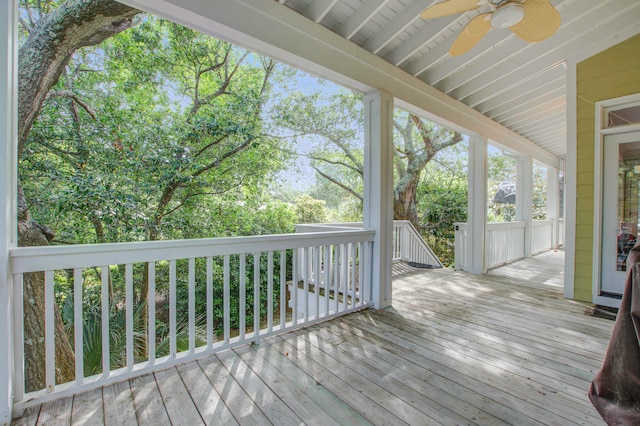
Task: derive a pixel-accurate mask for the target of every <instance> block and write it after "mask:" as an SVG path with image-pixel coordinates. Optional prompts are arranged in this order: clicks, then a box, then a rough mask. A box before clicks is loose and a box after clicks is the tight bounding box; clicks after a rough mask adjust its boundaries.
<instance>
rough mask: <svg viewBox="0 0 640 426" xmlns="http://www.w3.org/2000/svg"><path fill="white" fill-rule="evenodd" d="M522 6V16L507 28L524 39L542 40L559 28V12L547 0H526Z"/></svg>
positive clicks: (531, 40) (529, 40) (530, 40)
mask: <svg viewBox="0 0 640 426" xmlns="http://www.w3.org/2000/svg"><path fill="white" fill-rule="evenodd" d="M522 6H524V18H522V20H521V21H520V22H518V23H517V24H515V25H512V26H510V27H509V29H510V30H511V31H513V33H514V34H515V35H517V36H518V37H520V38H521V39H523V40H524V41H528V42H534V41H541V40H544V39H546V38H549V37H551V36H552V35H553V34H555V32H556V31H558V28H560V23H561V19H560V14H559V13H558V11H557V10H556V8H555V7H553V5H552V4H551V3H549V1H548V0H527V1H526V2H524V3H522Z"/></svg>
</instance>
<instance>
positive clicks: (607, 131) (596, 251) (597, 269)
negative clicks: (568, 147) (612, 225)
mask: <svg viewBox="0 0 640 426" xmlns="http://www.w3.org/2000/svg"><path fill="white" fill-rule="evenodd" d="M629 104H640V93H637V94H634V95H628V96H622V97H619V98H613V99H607V100H604V101H598V102H596V103H595V106H594V108H595V123H594V141H593V143H594V155H593V157H594V166H593V269H592V271H593V272H592V274H593V276H592V290H591V291H592V295H593V303H597V304H600V305H605V306H614V307H618V306H620V300H619V299H617V298H613V297H607V296H603V295H601V287H602V283H601V276H600V275H601V273H602V265H601V258H602V197H603V194H602V190H603V188H602V179H603V155H604V152H603V148H604V146H603V144H604V137H605V135H616V134H622V133H627V132H629V131H631V130H637V129H638V126H637V125H629V126H619V127H613V128H605V123H604V120H605V118H606V114H607V110H609V109H612V108H616V107H624V106H627V105H629Z"/></svg>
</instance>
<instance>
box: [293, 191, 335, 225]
mask: <svg viewBox="0 0 640 426" xmlns="http://www.w3.org/2000/svg"><path fill="white" fill-rule="evenodd" d="M325 205H326V202H325V201H324V200H316V199H314V198H313V197H311V196H310V195H307V194H305V195H301V196H299V197H298V198H296V201H295V204H294V206H293V209H294V211H295V213H296V218H297V222H298V223H323V222H326V221H327V212H326V211H325Z"/></svg>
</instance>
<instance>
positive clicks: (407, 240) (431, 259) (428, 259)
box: [296, 220, 443, 270]
mask: <svg viewBox="0 0 640 426" xmlns="http://www.w3.org/2000/svg"><path fill="white" fill-rule="evenodd" d="M361 227H362V222H349V223H327V224H324V223H313V224H298V225H296V232H322V231H336V230H342V229H352V228H361ZM312 257H313V256H312V255H308V256H305V255H303V253H302V252H301V253H300V256H299V259H300V260H301V261H302V259H306V261H307V266H306V267H307V269H309V268H311V267H312V266H311V265H312ZM393 261H394V262H395V261H404V262H415V263H420V264H427V265H433V266H436V267H440V268H442V267H443V265H442V262H441V261H440V259H438V256H436V255H435V253H434V252H433V250H431V247H429V244H427V242H426V241H425V240H424V239H423V238H422V236H421V235H420V234H419V233H418V231H417V230H416V228H415V227H414V226H413V225H412V224H411V222H409V221H408V220H394V221H393ZM301 270H302V268H301Z"/></svg>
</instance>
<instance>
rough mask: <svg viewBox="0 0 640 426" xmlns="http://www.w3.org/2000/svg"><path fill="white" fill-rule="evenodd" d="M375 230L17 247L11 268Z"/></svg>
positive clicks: (278, 245) (147, 257)
mask: <svg viewBox="0 0 640 426" xmlns="http://www.w3.org/2000/svg"><path fill="white" fill-rule="evenodd" d="M374 235H375V231H373V230H366V229H342V230H340V231H328V232H305V233H297V234H272V235H260V236H248V237H229V238H206V239H193V240H171V241H144V242H132V243H107V244H84V245H71V246H48V247H18V248H14V249H11V250H10V252H9V253H10V257H11V270H12V271H13V272H14V273H28V272H36V271H43V270H58V269H70V268H83V267H92V266H101V265H106V264H126V263H137V262H151V261H155V260H173V259H185V258H192V257H206V256H221V255H231V254H238V253H255V252H262V251H276V250H285V249H295V248H302V247H309V246H322V245H330V244H343V243H353V242H366V241H373V237H374Z"/></svg>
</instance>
